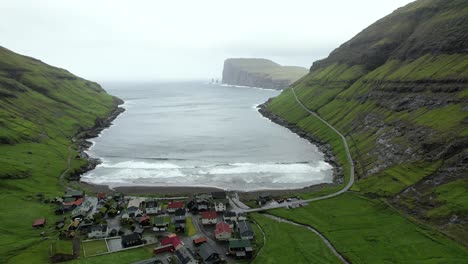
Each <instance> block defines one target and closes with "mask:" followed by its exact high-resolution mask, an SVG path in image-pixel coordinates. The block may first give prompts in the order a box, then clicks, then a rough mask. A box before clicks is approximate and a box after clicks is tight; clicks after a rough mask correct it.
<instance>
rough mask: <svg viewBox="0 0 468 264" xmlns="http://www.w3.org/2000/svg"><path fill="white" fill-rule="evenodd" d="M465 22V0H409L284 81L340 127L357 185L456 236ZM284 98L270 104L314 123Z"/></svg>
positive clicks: (465, 181)
mask: <svg viewBox="0 0 468 264" xmlns="http://www.w3.org/2000/svg"><path fill="white" fill-rule="evenodd" d="M467 32H468V2H466V1H463V0H454V1H443V0H420V1H416V2H413V3H411V4H409V5H407V6H405V7H402V8H400V9H398V10H396V11H395V12H393V13H392V14H390V15H389V16H387V17H384V18H382V19H380V20H379V21H377V22H376V23H374V24H373V25H371V26H369V27H368V28H366V29H364V30H363V31H362V32H361V33H359V34H358V35H356V36H355V37H354V38H352V39H351V40H349V41H348V42H346V43H344V44H343V45H341V46H340V47H339V48H337V49H336V50H334V51H333V52H332V53H331V54H330V56H329V57H328V58H326V59H324V60H320V61H317V62H315V63H314V64H313V66H312V67H311V69H310V73H309V74H308V75H307V76H306V77H304V78H302V79H301V80H299V81H298V82H296V83H295V84H293V87H294V89H295V91H296V93H297V95H298V97H299V99H300V100H301V101H302V102H303V103H304V104H305V105H307V106H308V107H309V108H310V109H312V110H315V111H317V112H318V113H319V114H320V115H321V116H322V117H323V118H325V119H326V120H327V121H329V122H330V123H332V124H333V125H334V126H335V127H337V128H338V129H339V130H340V131H341V132H342V133H343V134H346V136H347V140H348V142H350V145H351V149H352V151H353V158H354V159H355V161H356V162H357V164H356V169H357V170H358V171H357V175H358V177H359V181H358V182H357V184H356V186H357V188H359V189H360V191H361V192H362V193H366V194H368V195H370V196H382V197H388V198H389V200H390V201H392V202H393V203H394V204H395V205H396V206H398V207H400V208H402V209H404V210H406V211H407V212H409V213H411V214H414V215H416V216H418V217H419V218H421V219H425V220H428V221H430V222H432V223H436V224H438V225H440V227H441V228H442V229H444V230H446V231H447V232H448V233H451V235H453V236H454V237H456V238H458V239H460V240H464V241H468V233H467V232H466V230H464V229H463V228H462V227H463V226H464V225H465V224H466V223H468V204H467V203H466V201H468V195H467V192H466V189H467V188H468V159H467V157H468V148H467V147H468V132H467V129H466V128H467V126H468V93H467V91H468V34H467ZM293 99H294V98H292V97H291V96H288V93H284V92H283V94H282V95H280V96H279V97H278V98H275V99H274V100H273V101H272V103H270V106H271V107H270V109H271V110H272V111H274V112H276V114H278V115H280V116H281V117H282V118H284V119H287V120H289V121H290V122H292V123H296V124H299V125H301V126H302V127H303V128H304V129H305V130H309V131H312V132H313V131H314V128H313V127H310V126H308V125H307V124H308V123H307V122H308V120H307V115H305V114H302V113H300V112H299V111H298V110H296V109H293V108H292V106H293V102H292V100H293ZM273 106H274V107H273ZM282 106H283V107H282ZM463 190H465V191H463Z"/></svg>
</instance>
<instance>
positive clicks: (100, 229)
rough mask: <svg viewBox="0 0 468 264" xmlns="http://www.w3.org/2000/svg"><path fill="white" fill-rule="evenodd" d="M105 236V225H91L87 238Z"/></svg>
mask: <svg viewBox="0 0 468 264" xmlns="http://www.w3.org/2000/svg"><path fill="white" fill-rule="evenodd" d="M106 236H107V225H93V226H91V229H90V230H89V233H88V238H103V237H106Z"/></svg>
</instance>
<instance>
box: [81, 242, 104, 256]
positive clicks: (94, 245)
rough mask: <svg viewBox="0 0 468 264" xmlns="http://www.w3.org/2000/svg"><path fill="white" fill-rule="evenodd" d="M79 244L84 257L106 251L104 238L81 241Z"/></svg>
mask: <svg viewBox="0 0 468 264" xmlns="http://www.w3.org/2000/svg"><path fill="white" fill-rule="evenodd" d="M81 246H82V251H83V255H84V256H85V257H89V256H94V255H97V254H102V253H106V252H108V248H107V244H106V241H105V240H104V239H100V240H93V241H88V242H83V243H81Z"/></svg>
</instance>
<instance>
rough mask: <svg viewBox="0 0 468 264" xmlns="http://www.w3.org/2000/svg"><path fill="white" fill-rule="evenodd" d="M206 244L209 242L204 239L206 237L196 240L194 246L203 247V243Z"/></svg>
mask: <svg viewBox="0 0 468 264" xmlns="http://www.w3.org/2000/svg"><path fill="white" fill-rule="evenodd" d="M205 242H207V240H206V237H204V236H201V237H198V238H195V239H194V240H193V244H194V245H195V246H199V245H201V244H203V243H205Z"/></svg>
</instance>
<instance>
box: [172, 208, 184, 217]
mask: <svg viewBox="0 0 468 264" xmlns="http://www.w3.org/2000/svg"><path fill="white" fill-rule="evenodd" d="M186 214H187V212H186V211H185V209H182V208H179V209H177V210H175V212H174V215H175V216H181V215H183V216H185V215H186Z"/></svg>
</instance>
